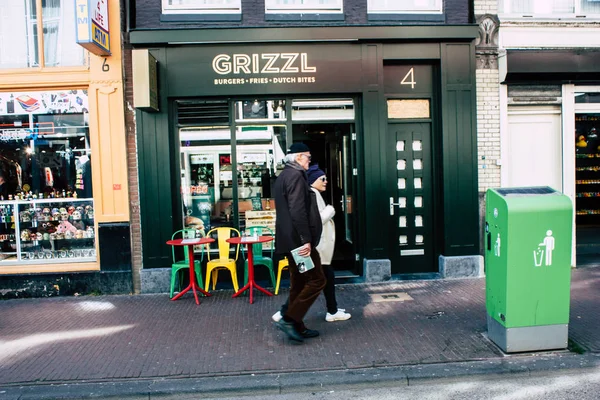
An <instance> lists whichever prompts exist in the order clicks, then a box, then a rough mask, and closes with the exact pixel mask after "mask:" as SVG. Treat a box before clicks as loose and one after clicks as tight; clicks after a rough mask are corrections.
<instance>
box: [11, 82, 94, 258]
mask: <svg viewBox="0 0 600 400" xmlns="http://www.w3.org/2000/svg"><path fill="white" fill-rule="evenodd" d="M89 143H90V140H89V128H88V99H87V93H86V91H83V90H69V91H57V92H30V93H0V270H1V267H2V266H4V265H7V266H9V265H17V264H19V263H21V262H23V261H25V262H27V263H28V264H47V263H65V262H85V261H96V242H95V223H94V201H93V193H92V175H91V159H90V157H91V150H90V145H89Z"/></svg>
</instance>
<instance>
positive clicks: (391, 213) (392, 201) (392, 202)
mask: <svg viewBox="0 0 600 400" xmlns="http://www.w3.org/2000/svg"><path fill="white" fill-rule="evenodd" d="M399 205H400V202H398V203H394V198H393V197H390V215H394V206H399Z"/></svg>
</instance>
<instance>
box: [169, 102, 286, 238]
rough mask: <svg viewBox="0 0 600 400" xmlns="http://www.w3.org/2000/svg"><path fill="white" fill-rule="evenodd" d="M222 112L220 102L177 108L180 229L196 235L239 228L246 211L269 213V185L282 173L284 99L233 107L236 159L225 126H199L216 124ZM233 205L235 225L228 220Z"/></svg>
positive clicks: (244, 223)
mask: <svg viewBox="0 0 600 400" xmlns="http://www.w3.org/2000/svg"><path fill="white" fill-rule="evenodd" d="M224 110H228V104H227V103H226V102H223V104H216V103H208V102H207V103H197V104H180V105H179V108H178V114H179V115H178V119H179V122H180V129H179V139H180V151H181V171H182V174H181V186H182V187H181V191H182V200H183V215H184V226H185V227H189V228H195V229H197V230H199V231H200V232H202V233H206V232H208V231H209V230H210V229H212V228H215V227H219V226H234V227H239V228H241V229H244V227H245V225H246V216H245V213H246V211H250V210H254V211H261V210H265V211H269V210H271V209H273V208H274V202H273V200H272V193H271V189H272V184H273V182H274V179H275V173H276V171H277V170H278V169H281V168H283V158H284V156H285V151H284V149H285V143H286V126H285V121H286V116H285V101H284V100H248V101H237V102H235V108H234V110H235V121H236V125H237V127H236V143H235V144H236V154H235V156H236V157H233V154H232V150H233V145H232V135H231V127H230V126H226V125H220V126H217V125H215V126H202V125H203V123H207V122H209V121H213V122H214V121H222V120H223V112H224ZM192 118H196V119H195V120H192ZM194 122H197V125H196V126H194ZM182 124H187V125H189V126H185V127H181V125H182ZM236 176H237V181H236V182H237V191H234V179H236ZM235 204H237V207H238V210H239V214H240V219H239V221H235V220H234V218H233V212H234V205H235Z"/></svg>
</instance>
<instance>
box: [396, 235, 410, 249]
mask: <svg viewBox="0 0 600 400" xmlns="http://www.w3.org/2000/svg"><path fill="white" fill-rule="evenodd" d="M398 242H399V243H400V246H406V245H407V244H408V236H406V235H400V238H399V240H398Z"/></svg>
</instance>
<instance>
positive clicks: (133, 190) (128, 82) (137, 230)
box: [123, 33, 142, 294]
mask: <svg viewBox="0 0 600 400" xmlns="http://www.w3.org/2000/svg"><path fill="white" fill-rule="evenodd" d="M123 36H124V37H123V69H124V71H123V72H124V76H125V79H124V86H125V129H126V134H127V138H126V140H127V169H128V171H129V173H128V179H129V209H130V218H131V220H130V224H131V225H130V226H131V263H132V273H133V274H132V276H133V291H134V292H135V293H136V294H137V293H140V288H141V282H140V271H141V269H142V229H141V220H140V192H139V182H138V170H137V168H138V164H137V141H136V125H135V109H134V108H133V81H132V76H133V75H132V71H131V45H130V44H129V37H128V35H127V34H126V33H125V34H124V35H123Z"/></svg>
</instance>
